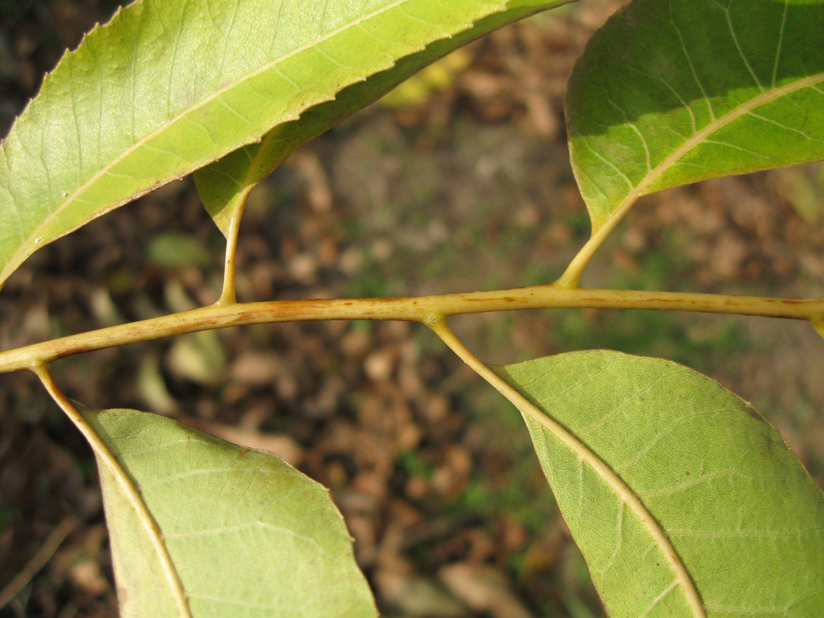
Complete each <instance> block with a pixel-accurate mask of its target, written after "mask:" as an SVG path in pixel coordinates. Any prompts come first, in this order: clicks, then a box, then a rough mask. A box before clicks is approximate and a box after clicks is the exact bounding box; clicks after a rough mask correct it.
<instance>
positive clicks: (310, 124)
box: [195, 0, 568, 236]
mask: <svg viewBox="0 0 824 618" xmlns="http://www.w3.org/2000/svg"><path fill="white" fill-rule="evenodd" d="M567 1H568V0H510V1H509V2H507V3H506V5H507V10H506V11H504V12H502V13H495V14H493V15H490V16H489V17H486V18H484V19H481V20H480V21H479V22H478V23H476V24H475V25H474V26H473V27H471V28H469V29H464V30H463V31H460V32H455V33H454V34H453V35H452V36H451V37H450V38H447V39H439V40H436V41H434V42H433V43H431V44H429V45H427V46H426V48H425V49H423V50H422V51H419V52H417V53H415V54H412V55H411V56H407V57H405V58H403V59H401V60H399V61H398V62H397V63H396V64H395V65H393V66H392V67H391V68H389V69H387V70H385V71H381V72H379V73H377V74H375V75H372V76H371V77H369V78H368V79H366V80H365V81H362V82H359V83H356V84H354V85H352V86H349V87H347V88H345V89H343V90H342V91H341V92H339V93H338V94H337V96H336V97H335V99H334V100H333V101H329V102H327V103H324V104H321V105H318V106H317V107H314V108H312V109H310V110H308V111H307V112H305V113H304V114H303V115H302V116H301V117H300V119H299V120H297V121H295V122H288V123H285V124H282V125H280V126H278V127H276V128H274V129H273V130H272V131H270V132H269V133H268V134H266V136H264V138H263V140H262V141H261V142H260V143H258V144H250V145H249V146H246V147H244V148H242V149H240V150H239V151H237V152H233V153H231V154H230V155H228V156H226V157H224V158H222V159H221V160H220V161H217V162H216V163H213V164H211V165H208V166H206V167H204V168H202V169H200V170H198V172H197V173H196V174H195V182H196V183H197V187H198V190H199V192H200V197H201V199H202V201H203V204H204V205H205V206H206V210H207V211H208V212H209V214H210V215H211V216H212V218H213V219H214V221H215V223H216V224H217V226H218V227H219V228H220V230H221V231H222V232H223V234H224V235H225V236H228V235H229V228H230V224H231V221H232V219H233V217H235V216H236V215H237V216H239V215H240V214H242V212H239V209H241V208H242V205H243V203H244V200H243V196H244V195H245V192H246V191H247V190H248V189H249V188H250V187H253V186H255V185H256V184H258V183H259V182H260V181H262V180H263V179H265V178H266V177H267V176H268V175H269V174H270V173H271V172H272V171H273V170H274V169H275V168H276V167H278V166H279V165H280V164H281V163H282V162H283V161H284V160H285V159H286V158H287V157H288V156H289V155H290V154H292V153H293V152H294V151H295V150H297V149H298V148H299V147H300V146H302V145H303V144H305V143H306V142H308V141H310V140H311V139H313V138H315V137H317V136H318V135H320V134H321V133H323V132H324V131H326V130H327V129H328V128H330V127H332V126H334V125H336V124H337V123H338V122H340V121H341V120H343V119H344V118H346V117H347V116H349V115H350V114H352V113H354V112H356V111H357V110H359V109H361V108H363V107H365V106H366V105H368V104H370V103H372V102H374V101H376V100H378V99H379V98H381V97H382V96H383V95H385V94H386V93H387V92H389V91H390V90H392V89H393V88H394V87H395V86H397V85H398V84H400V83H401V82H403V81H404V80H406V79H407V78H408V77H409V76H410V75H412V74H414V73H416V72H417V71H420V70H421V69H422V68H424V67H425V66H427V65H429V64H431V63H432V62H434V61H435V60H438V59H439V58H442V57H443V56H445V55H446V54H448V53H449V52H451V51H454V50H455V49H458V48H459V47H461V46H463V45H466V44H467V43H468V42H470V41H472V40H474V39H477V38H478V37H480V36H483V35H485V34H487V33H489V32H491V31H493V30H495V29H497V28H500V27H502V26H504V25H506V24H509V23H512V22H514V21H516V20H519V19H523V18H524V17H527V16H529V15H533V14H534V13H537V12H538V11H543V10H547V9H550V8H554V7H556V6H559V5H561V4H564V3H566V2H567Z"/></svg>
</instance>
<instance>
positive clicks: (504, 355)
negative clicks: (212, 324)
mask: <svg viewBox="0 0 824 618" xmlns="http://www.w3.org/2000/svg"><path fill="white" fill-rule="evenodd" d="M620 4H621V2H619V1H618V0H584V1H582V2H580V3H578V4H576V5H570V6H567V7H563V8H562V9H559V10H557V11H555V12H553V13H550V14H547V15H540V16H537V17H536V18H533V19H531V20H528V21H525V22H522V23H519V24H516V25H514V26H511V27H508V28H505V29H503V30H501V31H499V32H497V33H495V34H493V35H491V36H489V37H487V38H485V39H484V40H482V41H479V42H477V43H475V44H473V45H472V46H470V47H469V48H468V49H467V50H465V51H462V52H461V53H462V54H464V56H463V58H459V60H460V62H455V65H456V66H458V65H460V66H461V68H460V70H458V71H457V72H456V73H455V74H454V75H451V76H450V77H449V79H448V80H447V81H446V83H445V84H444V87H443V88H440V89H435V90H432V91H427V92H424V93H421V92H420V91H417V92H412V91H410V90H407V92H406V93H405V96H406V99H404V100H400V99H401V95H398V96H396V97H395V100H394V101H392V102H391V105H390V103H388V102H387V103H385V104H382V105H380V104H379V105H375V106H372V107H370V108H368V109H366V110H363V111H362V112H360V113H358V114H357V115H355V116H353V117H352V118H350V119H349V120H347V121H346V122H344V123H343V124H342V125H340V126H338V127H336V128H334V129H333V130H331V131H329V132H328V133H327V134H325V135H324V136H322V137H320V138H319V139H317V140H315V141H314V142H312V143H311V144H309V145H308V146H306V147H305V148H303V149H302V150H300V151H299V152H298V153H296V154H295V155H294V156H293V157H292V158H291V159H290V160H289V161H287V163H286V164H284V165H283V166H282V167H281V169H279V170H278V171H276V172H275V174H273V176H272V177H271V179H270V180H269V181H267V182H266V183H265V184H264V185H262V186H261V187H259V189H258V190H256V192H255V193H254V194H253V195H252V198H251V202H250V205H249V208H248V212H247V214H246V217H245V220H244V224H243V229H242V231H241V242H240V248H239V253H238V272H239V278H238V295H239V298H240V299H241V300H243V301H252V300H272V299H286V298H328V297H344V296H368V297H373V296H398V295H412V294H429V293H441V292H460V291H471V290H480V289H493V288H502V287H514V286H520V285H531V284H537V283H543V282H550V281H552V280H554V279H555V278H556V277H557V276H559V275H560V273H561V272H563V270H564V267H565V266H566V264H567V263H568V261H569V260H570V259H571V258H572V256H574V255H575V253H576V251H577V250H578V249H579V248H580V247H581V245H582V244H583V242H584V240H585V239H586V237H587V235H588V233H589V221H588V217H587V214H586V210H585V208H584V205H583V203H582V201H581V198H580V196H579V194H578V191H577V189H576V185H575V181H574V178H573V175H572V171H571V169H570V165H569V157H568V151H567V147H566V135H565V130H564V121H563V92H564V87H565V83H566V79H567V77H568V75H569V72H570V71H571V69H572V66H573V63H574V61H575V59H576V58H577V57H578V55H579V54H580V53H581V51H582V49H583V45H584V43H585V42H586V40H587V39H588V38H589V36H590V35H591V33H592V32H593V31H594V30H595V29H596V28H597V27H598V26H599V25H600V24H601V23H603V21H604V20H605V19H606V18H607V16H608V15H609V14H611V13H612V12H613V11H614V10H615V9H616V8H617V7H618V6H619V5H620ZM116 6H117V4H116V3H114V2H111V1H108V0H82V1H81V0H74V1H71V0H51V1H45V0H29V1H20V2H5V1H4V0H0V135H5V133H6V131H7V130H8V127H9V126H10V124H11V122H12V120H13V118H14V116H15V115H16V114H19V113H20V111H21V110H22V108H23V107H24V105H25V103H26V101H27V100H28V98H30V97H31V96H34V95H35V94H36V92H37V90H38V88H39V83H40V80H41V76H42V75H43V73H44V72H45V71H47V70H50V69H51V68H53V67H54V65H55V64H56V62H57V61H58V60H59V58H60V56H61V55H62V53H63V50H64V49H65V48H67V47H74V46H76V44H77V43H78V41H79V40H80V38H81V36H82V33H83V32H84V31H86V30H88V29H89V28H90V27H91V26H92V25H93V24H94V23H95V22H97V21H100V20H104V21H105V20H106V19H108V16H110V15H111V14H112V13H113V11H114V10H115V8H116ZM823 195H824V175H822V170H821V168H820V166H816V165H811V166H805V167H801V168H793V169H788V170H777V171H772V172H765V173H759V174H754V175H750V176H746V177H732V178H725V179H719V180H714V181H709V182H705V183H702V184H699V185H695V186H690V187H685V188H682V189H677V190H670V191H666V192H664V193H661V194H658V195H655V196H650V197H648V198H644V199H643V200H641V202H640V203H639V204H638V205H637V206H636V207H635V209H634V211H633V212H632V213H630V215H629V216H628V218H627V220H626V221H625V222H623V223H622V224H621V226H620V227H619V229H618V230H616V232H615V233H614V234H613V238H611V239H610V240H609V241H608V242H607V244H606V245H605V246H604V247H603V248H602V249H601V251H600V252H599V254H598V255H597V256H596V258H595V259H594V260H593V263H592V264H591V265H590V267H589V269H588V270H587V273H586V276H585V278H584V280H583V284H584V285H585V286H590V287H596V286H597V287H611V288H635V289H650V290H654V289H662V290H671V291H703V292H722V293H728V294H759V295H769V296H799V297H814V296H818V297H820V296H824V197H822V196H823ZM222 242H223V241H222V236H221V235H220V233H219V232H218V230H217V229H216V228H215V226H214V225H213V223H212V222H211V220H210V219H209V217H208V216H207V215H206V213H205V211H204V210H203V208H202V206H201V205H200V202H199V199H198V197H197V192H196V191H195V190H194V188H193V185H192V183H191V182H188V181H183V182H179V183H174V184H173V185H170V186H167V187H164V188H163V189H161V190H159V191H157V192H155V193H153V194H151V195H148V196H146V197H145V198H143V199H141V200H139V201H138V202H136V203H134V204H131V205H129V206H127V207H124V208H121V209H118V210H117V211H115V212H113V213H110V214H108V215H106V216H105V217H102V218H100V219H98V220H97V221H95V222H93V223H92V224H90V225H87V226H85V227H84V228H82V229H81V230H79V231H77V232H75V233H74V234H71V235H69V236H67V237H66V238H63V239H61V240H59V241H57V242H55V243H53V244H51V245H49V246H48V247H46V248H44V249H43V250H41V251H39V252H38V253H37V254H35V255H34V256H33V257H32V258H31V259H29V260H28V261H27V262H26V263H25V264H24V265H23V266H22V267H21V268H20V269H19V271H18V272H17V273H15V275H13V276H12V278H11V279H9V281H8V282H7V284H6V286H5V288H4V289H3V291H2V293H0V349H9V348H13V347H18V346H21V345H25V344H27V343H32V342H36V341H42V340H45V339H49V338H53V337H56V336H61V335H64V334H69V333H77V332H84V331H88V330H92V329H95V328H100V327H102V326H106V325H111V324H116V323H121V322H124V321H132V320H137V319H142V318H147V317H151V316H155V315H161V314H166V313H170V312H175V311H182V310H185V309H188V308H191V307H194V306H196V305H203V304H208V303H211V302H213V301H214V300H216V298H217V294H218V293H219V290H220V283H221V266H222V264H221V253H222V247H223V245H222ZM453 326H454V329H455V331H456V332H457V334H458V335H459V336H461V338H463V339H464V340H465V341H466V343H467V344H468V346H469V347H470V348H471V349H473V351H475V352H476V353H477V354H478V355H479V356H480V357H481V358H482V359H484V360H485V361H488V362H490V363H495V364H502V363H509V362H514V361H519V360H525V359H528V358H536V357H539V356H543V355H548V354H554V353H560V352H566V351H571V350H579V349H592V348H610V349H615V350H621V351H624V352H629V353H635V354H644V355H651V356H661V357H664V358H669V359H672V360H675V361H678V362H681V363H684V364H686V365H688V366H690V367H692V368H694V369H697V370H699V371H702V372H705V373H707V374H708V375H710V376H712V377H714V378H715V379H717V380H719V381H720V382H722V383H723V384H724V385H725V386H727V387H729V388H730V389H732V390H733V391H734V392H736V393H738V394H739V395H741V396H742V397H743V398H744V399H746V400H748V401H751V402H752V403H753V404H754V405H755V406H756V407H757V408H758V409H759V410H761V411H762V412H763V413H764V414H765V415H766V416H767V417H768V418H769V419H770V420H771V421H772V422H773V423H774V424H775V425H776V426H777V427H778V428H779V430H780V431H781V432H782V433H783V435H784V436H785V438H786V439H787V441H788V442H789V443H790V445H791V447H792V448H793V449H794V451H795V452H796V453H797V454H798V455H799V457H800V458H801V459H802V461H803V462H804V463H805V465H806V466H807V467H808V469H809V470H810V472H811V473H812V474H813V476H814V477H815V478H816V480H817V481H818V483H819V484H820V485H824V406H822V402H824V380H822V379H821V375H824V341H822V339H821V338H820V337H818V336H817V335H816V334H815V332H814V331H813V330H812V328H810V327H809V326H808V325H806V324H803V323H789V322H781V321H777V320H767V319H758V318H736V317H719V316H714V315H699V314H669V313H655V312H639V311H635V312H630V311H620V312H618V311H606V310H600V311H599V310H583V311H581V310H555V311H531V312H523V313H519V314H517V315H516V314H490V315H480V316H472V317H463V318H460V319H455V320H454V322H453ZM54 372H55V376H56V378H57V381H58V383H59V384H60V385H61V386H62V388H63V389H64V390H65V391H66V393H67V394H68V395H69V396H70V397H71V398H72V399H74V400H77V401H80V402H82V403H83V404H84V405H86V406H88V407H91V408H112V407H124V408H136V409H143V410H151V411H155V412H159V413H162V414H166V415H169V416H172V417H174V418H177V419H179V420H181V421H183V422H187V423H190V424H192V425H194V426H196V427H198V428H200V429H203V430H205V431H208V432H210V433H213V434H215V435H218V436H221V437H224V438H226V439H228V440H231V441H234V442H239V443H242V444H246V445H249V446H253V447H255V448H262V449H268V450H271V451H274V452H276V453H278V454H280V455H281V456H282V457H284V458H285V459H286V460H287V461H290V462H291V463H293V464H295V465H296V466H298V467H299V468H300V469H301V470H303V471H304V472H306V473H307V474H309V475H310V476H312V477H313V478H315V479H317V480H318V481H320V482H321V483H323V484H325V485H326V486H328V487H330V488H331V490H332V496H333V498H334V499H335V501H336V503H337V504H338V506H339V508H340V509H341V510H342V512H343V513H344V515H345V518H346V521H347V524H348V526H349V529H350V531H351V533H352V534H353V536H354V537H355V539H356V554H357V558H358V561H359V563H360V564H361V566H362V567H363V569H364V571H365V573H366V575H367V577H368V578H369V581H370V583H371V584H372V586H373V588H374V590H375V592H376V596H377V599H378V602H379V605H380V607H381V611H382V612H383V613H384V615H386V616H388V617H392V616H398V617H401V616H403V617H407V618H424V617H426V616H429V617H433V618H470V617H494V618H511V617H513V616H515V617H524V618H528V617H530V616H535V617H545V618H552V617H566V616H570V617H573V618H592V617H596V616H602V615H603V611H602V609H601V607H600V604H599V601H598V599H597V597H596V595H595V593H594V591H593V589H592V586H591V583H590V581H589V576H588V574H587V571H586V566H585V564H584V562H583V560H582V558H581V557H580V555H579V553H578V551H577V549H576V548H575V546H574V544H573V543H572V541H571V538H570V535H569V532H568V531H567V529H566V528H565V526H564V524H563V522H562V520H561V519H560V517H559V515H558V513H557V508H556V507H555V504H554V501H553V499H552V496H551V494H550V492H549V490H548V487H547V485H546V482H545V480H544V478H543V476H542V474H541V471H540V469H539V467H538V464H537V461H536V459H535V456H534V454H533V453H532V451H531V447H530V443H529V438H528V436H527V434H526V431H525V428H524V427H523V424H522V421H521V419H520V418H519V416H518V414H517V412H516V411H515V410H514V409H513V408H512V407H511V406H510V405H509V404H507V403H506V402H505V401H503V400H502V399H501V397H500V396H499V395H497V393H495V392H494V391H492V389H490V388H487V387H486V385H485V384H483V383H482V382H481V380H480V379H479V378H478V377H477V376H475V375H474V374H473V373H472V372H471V371H470V370H468V369H467V368H465V367H464V366H463V365H462V363H461V362H460V361H459V360H458V359H457V358H455V357H454V356H453V355H452V354H451V353H450V352H449V351H448V350H447V349H445V348H444V346H443V345H442V344H441V343H440V342H439V341H438V340H437V339H436V338H435V337H434V336H433V335H432V334H431V333H429V332H428V331H427V330H426V329H424V328H418V327H414V326H410V325H409V324H406V323H367V322H353V323H344V322H331V323H322V324H279V325H270V326H259V327H250V328H240V329H231V330H226V331H220V332H212V333H206V334H202V335H193V336H187V337H181V338H179V339H177V340H174V341H159V342H155V343H149V344H140V345H134V346H127V347H124V348H122V349H116V350H106V351H101V352H96V353H93V354H87V355H84V356H80V357H75V358H72V359H67V360H64V361H60V362H59V363H56V364H55V365H54ZM61 524H62V528H60V530H61V531H63V532H65V533H66V534H65V538H64V539H62V542H60V543H59V544H55V546H54V547H53V548H51V551H49V552H48V553H49V554H50V555H51V558H50V560H49V561H48V564H47V565H46V566H45V567H44V568H43V569H42V570H41V571H40V572H39V573H38V574H37V575H35V576H34V577H33V578H32V579H31V581H30V582H29V584H28V585H26V586H25V587H24V589H23V591H22V593H21V594H19V595H18V596H17V597H16V598H15V599H14V600H13V601H12V602H11V603H10V604H8V605H7V606H6V607H5V608H0V618H12V617H14V618H21V617H24V616H25V617H29V618H81V617H82V618H103V617H113V616H116V615H117V609H116V599H115V593H114V587H113V578H112V572H111V559H110V556H109V553H108V539H107V533H106V528H105V524H104V517H103V511H102V505H101V497H100V491H99V488H98V485H97V472H96V468H95V465H94V461H93V457H92V454H91V451H90V450H89V448H88V447H87V445H86V444H85V443H84V442H83V440H82V438H81V437H80V436H79V434H77V433H76V432H75V430H74V429H73V427H72V426H71V425H70V423H69V422H68V420H66V419H65V418H64V417H63V415H62V413H61V412H60V411H59V410H58V409H57V408H56V407H55V405H54V404H53V403H52V402H51V401H50V400H49V398H48V397H47V396H46V394H45V393H44V392H43V391H42V388H41V387H40V386H39V384H38V383H37V382H36V380H35V379H34V378H33V376H30V375H27V374H12V375H0V590H1V589H2V588H3V586H5V585H6V584H7V583H8V582H9V581H11V579H12V578H13V577H14V576H15V575H17V574H18V573H19V572H20V571H21V569H22V568H23V567H24V565H25V564H26V563H27V561H28V560H29V559H30V558H31V557H32V556H33V555H34V554H35V553H36V552H38V550H40V549H41V548H42V547H43V546H44V543H46V540H47V537H48V536H49V535H50V533H52V531H53V530H55V529H56V528H57V527H58V526H60V525H61Z"/></svg>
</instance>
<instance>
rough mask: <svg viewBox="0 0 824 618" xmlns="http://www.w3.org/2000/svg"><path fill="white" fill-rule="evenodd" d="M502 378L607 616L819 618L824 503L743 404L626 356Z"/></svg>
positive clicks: (695, 379) (563, 358)
mask: <svg viewBox="0 0 824 618" xmlns="http://www.w3.org/2000/svg"><path fill="white" fill-rule="evenodd" d="M497 373H498V374H499V375H500V376H501V377H502V378H503V379H504V380H505V381H506V382H508V383H509V384H510V385H512V386H513V387H514V388H515V389H516V390H517V391H519V392H520V393H521V394H522V395H523V396H524V397H525V398H526V399H527V400H529V402H531V403H530V404H526V403H523V404H522V405H521V406H520V407H521V411H522V413H524V417H525V419H526V422H527V425H528V427H529V431H530V434H531V435H532V439H533V443H534V446H535V450H536V452H537V454H538V458H539V459H540V462H541V466H542V467H543V469H544V473H545V474H546V477H547V479H548V481H549V484H550V486H551V487H552V490H553V492H554V493H555V496H556V499H557V501H558V504H559V506H560V508H561V511H562V513H563V515H564V518H565V520H566V522H567V524H568V526H569V529H570V531H571V532H572V535H573V537H574V538H575V540H576V542H577V543H578V545H579V546H580V548H581V550H582V552H583V554H584V557H585V558H586V560H587V563H588V565H589V569H590V573H591V574H592V579H593V581H594V583H595V586H596V588H597V589H598V592H599V594H600V595H601V598H602V600H603V602H604V605H605V607H606V610H607V613H608V614H609V615H610V616H611V617H613V618H623V617H630V616H632V617H637V616H667V617H670V618H673V617H676V618H693V617H696V616H704V615H706V616H709V617H711V618H745V617H750V618H765V617H766V616H769V617H770V618H777V617H778V616H787V617H794V618H803V617H806V618H819V617H820V616H822V615H824V494H822V493H821V491H820V489H819V488H818V487H817V486H816V484H815V482H814V481H813V480H812V478H811V477H810V476H809V474H807V471H806V470H805V469H804V467H803V466H802V465H801V463H800V462H799V461H798V460H797V459H796V458H795V456H794V455H793V454H792V453H791V452H790V450H789V449H788V448H787V445H786V444H785V442H784V440H783V439H782V438H781V436H780V435H779V434H778V432H777V431H776V430H775V428H774V427H773V426H772V425H770V424H769V423H768V422H767V421H766V420H765V419H764V418H763V417H762V416H761V415H760V414H759V413H758V412H757V411H755V410H754V409H753V408H752V407H751V406H750V405H749V404H747V403H746V402H745V401H743V400H741V399H740V398H739V397H737V396H736V395H734V394H732V393H730V392H729V391H728V390H726V389H725V388H724V387H722V386H721V385H720V384H718V383H717V382H715V381H713V380H711V379H710V378H707V377H705V376H702V375H701V374H699V373H696V372H694V371H692V370H690V369H687V368H686V367H683V366H681V365H677V364H675V363H672V362H669V361H664V360H660V359H652V358H641V357H635V356H629V355H626V354H621V353H618V352H609V351H591V352H575V353H571V354H563V355H559V356H553V357H550V358H543V359H539V360H534V361H528V362H525V363H520V364H517V365H510V366H507V367H501V368H498V369H497ZM550 418H551V419H554V421H555V422H557V423H558V424H559V426H558V427H557V428H553V427H552V421H548V420H547V419H550Z"/></svg>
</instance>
